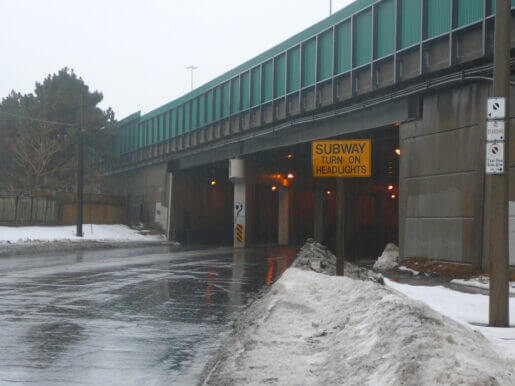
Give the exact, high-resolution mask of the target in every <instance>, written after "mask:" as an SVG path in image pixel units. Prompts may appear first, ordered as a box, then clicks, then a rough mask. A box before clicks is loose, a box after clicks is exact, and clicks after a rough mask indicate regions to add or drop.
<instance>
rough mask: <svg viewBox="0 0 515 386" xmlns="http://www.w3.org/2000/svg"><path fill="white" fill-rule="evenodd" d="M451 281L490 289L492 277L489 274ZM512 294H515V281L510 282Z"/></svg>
mask: <svg viewBox="0 0 515 386" xmlns="http://www.w3.org/2000/svg"><path fill="white" fill-rule="evenodd" d="M451 283H452V284H459V285H465V286H467V287H474V288H481V289H486V290H488V289H490V278H489V277H488V276H479V277H473V278H471V279H453V280H451ZM510 295H515V281H512V282H510Z"/></svg>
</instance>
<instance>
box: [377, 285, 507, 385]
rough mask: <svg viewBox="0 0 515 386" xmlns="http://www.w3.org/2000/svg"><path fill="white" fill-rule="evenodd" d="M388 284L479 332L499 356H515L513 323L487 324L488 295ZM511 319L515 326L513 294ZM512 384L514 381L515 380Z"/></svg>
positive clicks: (442, 288) (439, 287)
mask: <svg viewBox="0 0 515 386" xmlns="http://www.w3.org/2000/svg"><path fill="white" fill-rule="evenodd" d="M385 282H386V284H387V286H389V287H391V288H393V289H395V290H397V291H399V292H402V293H403V294H404V295H407V296H408V297H410V298H412V299H414V300H419V301H422V302H424V303H426V304H427V305H429V307H431V308H432V309H434V310H435V311H438V312H440V313H442V314H444V315H446V316H448V317H450V318H452V319H454V320H455V321H457V322H459V323H461V324H462V325H463V326H464V327H465V328H466V329H472V330H475V331H479V332H481V333H482V334H483V335H484V336H486V337H487V338H488V339H489V340H490V341H491V342H493V343H494V346H495V348H496V349H497V351H498V352H499V354H500V355H501V356H505V357H507V356H509V357H511V359H513V360H515V327H512V328H490V327H486V326H487V325H488V296H486V295H482V294H469V293H463V292H459V291H455V290H452V289H450V288H445V287H442V286H436V287H427V286H412V285H407V284H400V283H397V282H394V281H391V280H389V279H385ZM510 322H511V325H512V326H515V297H511V298H510ZM514 384H515V383H514Z"/></svg>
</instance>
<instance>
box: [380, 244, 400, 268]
mask: <svg viewBox="0 0 515 386" xmlns="http://www.w3.org/2000/svg"><path fill="white" fill-rule="evenodd" d="M398 260H399V247H397V245H395V244H393V243H388V245H387V246H386V247H385V249H384V251H383V253H382V254H381V256H379V258H378V259H377V261H376V262H375V264H374V269H377V270H378V271H386V270H389V269H393V268H395V267H396V266H397V261H398Z"/></svg>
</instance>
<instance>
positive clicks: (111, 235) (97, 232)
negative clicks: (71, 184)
mask: <svg viewBox="0 0 515 386" xmlns="http://www.w3.org/2000/svg"><path fill="white" fill-rule="evenodd" d="M82 229H83V233H84V237H77V236H76V235H75V230H76V228H75V225H70V226H26V227H6V226H0V244H2V243H4V244H5V243H36V242H51V241H81V240H95V241H153V240H155V241H158V240H163V239H162V237H161V236H160V235H143V234H141V233H139V232H138V231H137V230H134V229H131V228H129V227H128V226H126V225H96V224H94V225H91V224H84V225H83V228H82Z"/></svg>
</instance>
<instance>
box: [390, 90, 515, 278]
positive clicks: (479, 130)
mask: <svg viewBox="0 0 515 386" xmlns="http://www.w3.org/2000/svg"><path fill="white" fill-rule="evenodd" d="M512 91H513V88H512ZM489 96H491V84H490V83H489V82H480V83H474V84H468V85H461V86H456V87H453V88H448V89H443V90H439V91H436V92H434V93H431V94H426V95H425V96H424V100H423V113H422V118H421V119H420V120H417V121H412V122H408V123H404V124H402V125H401V127H400V147H401V162H400V202H399V217H400V229H399V239H400V253H401V258H409V257H427V258H432V259H437V260H446V261H453V262H458V263H469V264H473V265H474V266H476V267H478V268H481V267H483V268H486V267H487V262H486V261H484V259H483V256H484V253H483V250H482V248H483V216H484V215H486V214H485V213H484V206H483V199H484V175H485V173H484V169H485V126H486V103H487V99H488V97H489ZM511 108H512V111H515V110H513V109H514V108H515V106H514V103H513V96H512V107H511ZM510 137H511V139H512V140H511V143H510V145H511V146H510V154H511V155H510V158H511V159H510V169H509V175H510V201H515V161H514V151H515V141H514V139H515V136H514V134H513V125H512V127H511V128H510ZM512 206H513V204H512ZM512 216H515V213H513V214H512ZM511 222H514V221H513V220H512V221H511ZM511 225H515V224H511ZM514 231H515V227H513V226H512V227H511V229H510V234H512V233H513V232H514ZM511 238H512V239H513V237H511ZM514 241H515V240H512V242H511V244H512V245H511V248H510V249H511V250H512V252H511V254H512V255H514V252H515V251H514V248H515V245H513V244H514ZM511 260H512V262H511V263H512V264H514V259H513V257H512V259H511Z"/></svg>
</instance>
